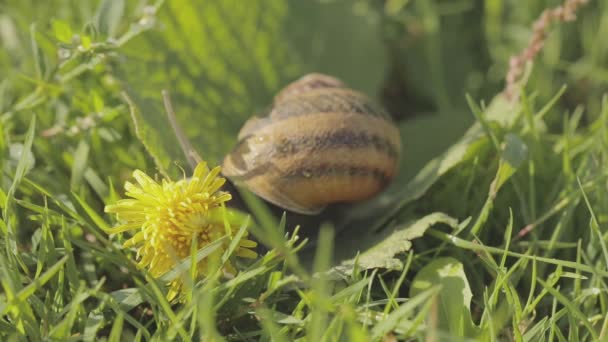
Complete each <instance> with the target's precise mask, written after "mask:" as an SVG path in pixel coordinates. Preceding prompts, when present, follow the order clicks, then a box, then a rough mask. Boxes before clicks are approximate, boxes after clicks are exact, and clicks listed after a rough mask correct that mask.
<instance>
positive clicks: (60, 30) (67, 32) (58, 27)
mask: <svg viewBox="0 0 608 342" xmlns="http://www.w3.org/2000/svg"><path fill="white" fill-rule="evenodd" d="M51 25H52V27H53V33H54V34H55V38H57V40H59V41H60V42H63V43H70V42H72V37H73V35H74V33H73V32H72V29H71V28H70V24H68V23H67V22H65V21H62V20H53V22H52V23H51Z"/></svg>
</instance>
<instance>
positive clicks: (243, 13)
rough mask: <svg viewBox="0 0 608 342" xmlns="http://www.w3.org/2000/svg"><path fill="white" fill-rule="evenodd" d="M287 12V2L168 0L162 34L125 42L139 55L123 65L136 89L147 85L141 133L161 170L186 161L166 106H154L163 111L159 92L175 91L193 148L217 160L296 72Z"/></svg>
mask: <svg viewBox="0 0 608 342" xmlns="http://www.w3.org/2000/svg"><path fill="white" fill-rule="evenodd" d="M286 14H287V5H286V3H285V1H283V0H264V1H261V0H255V1H241V0H225V1H189V0H176V1H167V2H165V4H164V5H163V6H162V7H161V9H160V10H159V16H158V18H157V20H158V22H159V23H162V27H163V29H162V31H161V30H159V31H150V32H148V33H147V34H146V35H145V36H142V37H140V38H138V39H137V40H134V41H133V44H131V43H129V44H127V45H125V47H124V50H125V52H126V53H127V54H128V55H133V56H138V57H137V58H139V59H138V61H137V63H131V65H130V67H129V69H128V70H123V71H124V73H123V74H124V78H125V79H126V81H127V83H128V84H129V85H130V88H131V89H137V90H138V91H139V90H140V89H145V90H146V92H142V93H141V97H142V98H145V99H147V100H146V102H147V103H146V107H147V108H143V107H142V108H141V109H140V111H139V113H138V116H137V117H136V119H138V123H137V127H138V128H139V130H140V133H139V134H138V136H139V138H140V139H141V140H142V142H143V143H144V144H145V145H146V147H147V148H148V152H150V154H151V155H152V156H153V157H154V159H155V160H156V162H157V163H158V164H159V167H160V168H161V169H166V168H167V165H168V164H169V163H171V162H172V161H175V160H183V158H184V157H183V152H182V151H181V150H180V148H179V145H178V144H177V141H176V140H175V136H174V135H175V134H174V132H173V131H172V130H171V129H170V128H169V127H170V126H169V124H168V122H167V120H166V119H165V117H164V116H165V113H164V111H163V110H156V109H154V110H152V108H159V109H160V108H162V104H161V103H162V101H161V95H160V94H161V90H163V89H166V90H168V92H169V94H170V95H171V98H172V104H173V107H174V109H175V113H176V116H177V121H178V123H179V124H180V126H181V127H182V128H183V130H184V133H185V135H186V136H187V137H188V138H189V139H190V140H191V142H192V144H193V146H194V148H195V149H196V150H197V151H198V152H199V154H200V155H201V157H202V158H203V159H204V160H206V161H208V162H209V163H210V164H212V165H217V164H218V163H219V162H220V161H221V159H223V156H224V154H225V153H226V152H228V151H229V150H230V149H231V148H232V146H233V144H234V143H235V140H236V135H237V132H238V130H239V129H240V127H241V126H242V124H243V123H244V121H245V120H246V119H247V118H248V117H250V116H251V115H252V114H254V113H257V112H260V111H262V110H263V109H264V108H265V107H267V106H268V105H269V104H270V102H271V99H272V96H273V94H274V92H276V91H277V90H278V89H279V88H280V87H281V86H283V85H284V84H286V83H287V82H288V81H290V80H291V79H293V78H295V77H297V76H298V73H297V67H296V63H295V62H294V61H293V60H294V59H293V57H291V50H292V49H290V47H289V44H288V42H289V40H288V39H287V38H286V37H285V36H284V33H283V31H284V26H283V25H284V23H285V17H286ZM130 49H133V51H131V50H130ZM159 51H162V53H160V54H159V53H158V52H159ZM131 93H132V91H131V92H130V93H129V94H130V95H131ZM134 102H135V103H137V104H138V107H141V103H140V102H139V101H138V100H136V99H135V100H134ZM144 131H145V134H142V132H144ZM168 142H171V143H168ZM181 165H182V166H185V164H181Z"/></svg>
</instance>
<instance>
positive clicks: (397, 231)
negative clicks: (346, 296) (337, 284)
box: [332, 213, 458, 274]
mask: <svg viewBox="0 0 608 342" xmlns="http://www.w3.org/2000/svg"><path fill="white" fill-rule="evenodd" d="M439 223H443V224H447V225H449V226H451V227H453V228H456V227H458V221H457V220H456V219H454V218H452V217H450V216H448V215H446V214H444V213H432V214H429V215H427V216H424V217H423V218H421V219H419V220H416V221H415V222H413V223H407V224H401V225H398V226H396V227H395V228H394V230H393V231H392V232H385V233H384V235H381V236H378V237H375V238H376V240H375V243H374V244H373V246H372V247H371V248H369V249H367V250H364V251H363V252H361V254H360V255H359V256H358V257H357V258H355V259H351V260H347V261H343V262H342V264H341V265H340V266H337V267H335V268H334V269H333V270H332V272H336V273H337V274H351V273H352V272H353V269H354V268H355V262H356V263H357V265H356V268H357V269H358V270H360V271H364V270H368V269H372V268H385V269H389V270H399V269H401V268H403V263H402V261H401V259H399V258H398V257H397V256H398V255H399V254H403V253H405V252H407V251H408V250H409V249H410V248H411V247H412V242H411V240H413V239H416V238H419V237H421V236H422V235H424V232H425V231H426V230H427V229H429V228H430V227H432V226H434V225H436V224H439Z"/></svg>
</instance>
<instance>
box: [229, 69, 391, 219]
mask: <svg viewBox="0 0 608 342" xmlns="http://www.w3.org/2000/svg"><path fill="white" fill-rule="evenodd" d="M238 140H239V141H238V143H237V145H236V146H235V148H234V150H233V151H232V152H231V153H230V154H228V155H227V156H226V158H225V159H224V162H223V173H224V175H225V176H226V177H228V178H229V179H231V180H232V181H233V182H235V183H236V184H241V185H244V186H245V187H246V188H248V189H249V190H251V191H252V192H254V193H255V194H257V195H258V196H260V197H262V198H264V199H265V200H267V201H269V202H271V203H273V204H276V205H278V206H280V207H282V208H285V209H287V210H290V211H293V212H297V213H302V214H316V213H318V212H320V211H321V210H323V208H325V207H326V206H327V205H328V204H332V203H338V202H354V201H360V200H364V199H368V198H370V197H372V196H374V195H375V194H377V193H378V192H380V191H382V190H383V189H384V188H385V187H386V186H387V185H388V184H389V183H390V181H391V180H392V178H393V176H394V175H395V172H396V169H397V163H398V159H399V153H400V147H401V143H400V137H399V131H398V129H397V127H395V125H394V124H393V122H392V120H391V118H390V116H389V115H388V114H387V113H386V112H385V111H384V110H383V109H382V108H380V107H378V106H376V105H375V104H373V103H372V102H371V100H370V99H369V98H368V97H367V96H365V95H363V94H362V93H359V92H356V91H354V90H352V89H349V88H347V87H346V86H345V85H344V84H343V83H342V82H340V81H339V80H337V79H335V78H333V77H330V76H326V75H321V74H309V75H306V76H304V77H302V78H301V79H299V80H297V81H295V82H293V83H292V84H290V85H288V86H287V87H286V88H285V89H283V90H282V91H281V92H280V93H279V94H278V95H277V96H276V97H275V98H274V102H273V105H272V107H271V108H270V110H269V113H268V115H267V116H265V117H254V118H251V119H250V120H249V121H247V122H246V123H245V125H244V126H243V128H242V129H241V131H240V133H239V136H238Z"/></svg>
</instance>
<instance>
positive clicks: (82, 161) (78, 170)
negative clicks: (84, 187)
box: [70, 140, 90, 190]
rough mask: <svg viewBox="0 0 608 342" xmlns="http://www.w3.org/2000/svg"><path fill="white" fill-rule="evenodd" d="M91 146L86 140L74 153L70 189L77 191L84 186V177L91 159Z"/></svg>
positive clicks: (82, 141)
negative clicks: (88, 161)
mask: <svg viewBox="0 0 608 342" xmlns="http://www.w3.org/2000/svg"><path fill="white" fill-rule="evenodd" d="M89 149H90V148H89V144H88V143H87V142H86V140H81V141H80V142H79V143H78V147H77V148H76V151H75V152H74V161H73V163H72V178H71V179H70V188H71V189H72V190H76V189H78V188H79V187H80V185H81V184H82V177H83V176H84V171H85V170H86V167H87V160H88V158H89Z"/></svg>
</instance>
